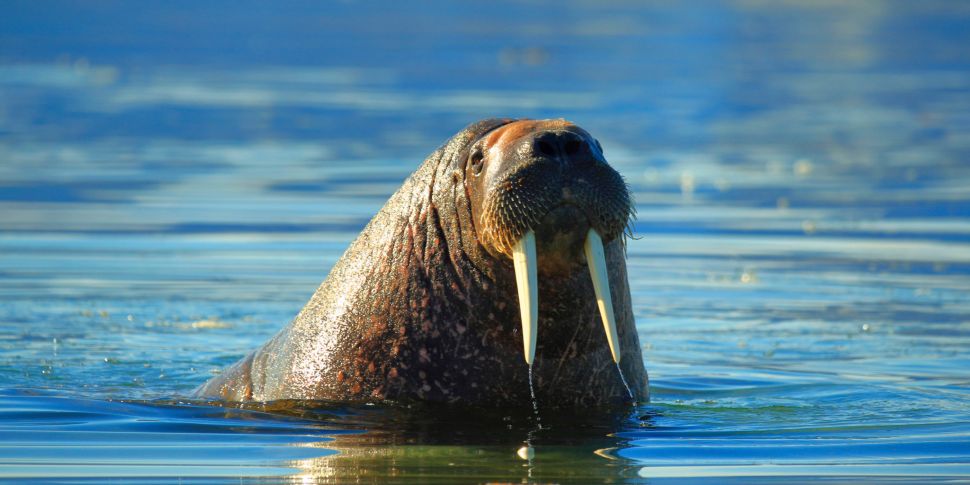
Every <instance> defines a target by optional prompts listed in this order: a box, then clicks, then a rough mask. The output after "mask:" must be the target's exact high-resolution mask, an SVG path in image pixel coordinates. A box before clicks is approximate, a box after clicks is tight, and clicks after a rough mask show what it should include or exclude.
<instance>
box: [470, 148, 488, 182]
mask: <svg viewBox="0 0 970 485" xmlns="http://www.w3.org/2000/svg"><path fill="white" fill-rule="evenodd" d="M468 160H469V161H470V162H471V164H472V173H474V174H475V175H480V174H481V173H482V168H484V167H485V155H484V154H483V153H482V149H481V148H476V149H475V150H474V151H473V152H472V154H471V156H470V157H468Z"/></svg>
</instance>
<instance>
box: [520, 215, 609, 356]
mask: <svg viewBox="0 0 970 485" xmlns="http://www.w3.org/2000/svg"><path fill="white" fill-rule="evenodd" d="M600 251H601V252H602V249H601V250H600ZM512 263H513V264H514V265H515V283H516V286H517V287H518V290H519V310H520V311H521V313H522V346H523V350H524V351H525V362H526V363H527V364H529V365H532V360H533V359H535V356H536V329H537V328H538V326H539V279H538V273H537V270H536V233H535V232H533V231H531V230H530V231H529V232H526V233H525V235H524V236H522V239H519V242H517V243H515V247H513V248H512Z"/></svg>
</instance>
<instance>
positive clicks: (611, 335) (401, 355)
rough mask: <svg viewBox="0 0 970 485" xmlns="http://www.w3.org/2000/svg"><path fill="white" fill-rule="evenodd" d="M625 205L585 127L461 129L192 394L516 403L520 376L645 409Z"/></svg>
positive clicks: (544, 402)
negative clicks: (259, 336)
mask: <svg viewBox="0 0 970 485" xmlns="http://www.w3.org/2000/svg"><path fill="white" fill-rule="evenodd" d="M632 212H633V206H632V204H631V201H630V197H629V194H628V191H627V187H626V184H625V183H624V181H623V179H622V177H621V176H620V175H619V174H618V173H617V172H616V171H615V170H614V169H613V168H612V167H610V165H609V164H608V163H607V162H606V159H605V158H604V155H603V150H602V148H601V146H600V144H599V142H598V141H596V140H595V139H594V138H593V137H592V136H591V135H590V134H589V133H587V132H586V131H585V130H583V129H582V128H579V127H578V126H576V125H574V124H572V123H570V122H568V121H565V120H509V119H500V120H499V119H490V120H483V121H480V122H478V123H474V124H472V125H470V126H469V127H467V128H465V129H464V130H462V131H461V132H459V133H458V134H456V135H455V136H454V137H452V138H451V139H450V140H449V141H448V142H446V143H445V144H444V145H442V146H441V147H440V148H438V149H437V150H436V151H435V152H434V153H432V154H431V156H429V157H428V158H427V159H426V160H425V161H424V163H422V164H421V166H419V167H418V169H417V170H416V171H415V172H414V173H413V174H412V175H411V176H410V177H409V178H408V179H407V180H406V181H405V182H404V184H403V185H402V186H401V188H400V189H399V190H398V191H397V192H396V193H395V194H394V195H392V196H391V198H390V200H388V202H387V203H386V204H385V206H384V207H383V208H382V209H381V211H380V212H378V214H377V215H376V216H375V217H374V218H373V219H372V220H371V222H370V223H369V224H368V225H367V227H366V228H365V229H364V230H363V231H362V232H361V234H360V235H359V236H358V237H357V239H356V240H355V241H354V242H353V243H351V245H350V247H349V248H348V250H347V252H346V253H344V255H343V256H342V257H341V258H340V260H339V261H338V262H337V263H336V265H335V266H334V267H333V269H332V270H331V272H330V275H329V276H328V277H327V278H326V280H324V282H323V283H322V284H321V286H320V287H319V288H318V289H317V291H316V293H315V294H314V295H313V297H312V298H311V299H310V301H309V303H307V305H306V306H305V307H304V308H303V310H302V311H301V312H300V313H299V315H297V317H296V318H295V319H294V320H293V322H292V323H291V324H290V325H288V326H287V327H285V328H284V329H283V330H281V331H280V333H278V334H277V335H276V336H275V337H273V339H271V340H270V341H269V342H268V343H266V344H265V345H264V346H262V347H261V348H260V349H258V350H256V351H255V352H253V353H251V354H250V355H248V356H247V357H245V358H244V359H243V360H241V361H240V362H238V363H236V364H235V365H233V366H231V367H230V368H228V369H226V370H225V371H224V372H223V373H222V374H221V375H219V376H217V377H215V378H213V379H212V380H210V381H209V382H208V383H206V384H204V385H203V386H201V387H200V388H199V389H198V390H197V393H198V395H199V396H202V397H209V398H217V399H223V400H230V401H245V400H257V401H268V400H280V399H320V400H337V401H384V400H388V401H405V402H410V401H430V402H443V403H460V404H466V405H472V406H479V407H504V406H515V405H526V406H527V405H528V403H529V402H530V401H531V398H530V389H529V370H530V367H531V370H532V372H533V374H534V377H535V380H534V382H535V394H536V398H537V400H538V401H539V405H540V406H541V407H547V408H557V409H581V408H583V409H585V408H589V407H605V406H612V405H615V404H617V403H624V402H630V400H631V399H632V400H635V401H640V402H644V401H646V400H647V397H648V393H647V373H646V370H645V369H644V367H643V362H642V356H641V353H640V346H639V341H638V338H637V333H636V327H635V322H634V319H633V313H632V308H631V304H630V291H629V286H628V283H627V275H626V264H625V255H624V248H623V235H624V231H625V229H626V228H627V226H628V224H629V221H630V218H631V215H632ZM618 369H620V370H621V371H622V374H624V375H625V376H626V378H627V381H628V382H629V388H630V391H629V392H628V391H627V388H626V386H625V385H624V383H623V381H622V379H621V373H620V372H618Z"/></svg>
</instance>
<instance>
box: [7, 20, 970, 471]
mask: <svg viewBox="0 0 970 485" xmlns="http://www.w3.org/2000/svg"><path fill="white" fill-rule="evenodd" d="M968 19H970V8H968V7H967V6H966V5H964V4H963V3H960V2H937V1H930V2H918V3H916V2H902V1H883V2H854V3H845V4H840V3H832V2H797V1H792V2H780V3H779V2H760V1H735V2H707V3H705V4H703V5H701V4H697V5H694V4H691V5H669V4H665V3H657V4H643V3H640V2H566V3H561V2H557V3H556V4H555V5H552V4H548V5H547V4H544V3H542V2H539V3H529V4H501V3H494V2H492V3H488V4H482V5H474V6H464V5H457V4H452V3H449V2H434V3H432V4H425V5H423V6H421V7H419V8H413V7H405V6H404V5H403V4H397V3H386V4H380V5H378V4H366V5H362V4H357V3H355V2H342V3H337V4H327V5H322V4H321V5H317V4H315V3H309V2H307V3H299V2H298V3H294V4H292V5H289V6H287V8H282V7H278V6H270V5H262V6H257V5H249V6H247V7H246V8H242V9H240V8H239V7H238V5H236V4H230V3H228V2H222V1H215V2H207V3H205V4H197V3H195V2H180V3H178V4H177V5H169V4H166V6H165V7H162V6H145V5H139V6H138V7H137V8H136V7H131V6H124V5H112V6H93V5H77V4H75V3H71V2H55V5H51V4H50V3H45V4H44V5H40V4H37V5H34V4H30V3H18V4H12V5H8V6H6V7H5V8H4V12H3V15H0V390H2V391H0V477H2V478H5V479H23V478H28V477H29V478H32V479H43V478H46V479H50V480H55V479H59V478H58V477H60V478H64V479H71V478H77V479H79V480H81V479H90V480H92V481H97V477H114V478H119V479H124V480H125V481H132V480H137V479H142V480H144V481H147V482H152V481H156V482H157V481H166V479H174V478H176V477H178V478H181V479H183V480H185V481H192V480H193V479H194V480H200V481H201V480H212V479H223V480H225V481H227V482H228V481H231V482H238V481H240V480H241V479H242V480H243V481H245V480H249V479H251V480H266V481H275V480H280V481H284V482H292V483H302V482H313V481H315V480H317V479H319V481H321V482H324V483H328V482H344V481H354V480H358V479H359V480H360V481H364V482H368V481H369V482H381V483H384V482H411V483H429V482H435V481H438V482H449V481H454V480H455V479H461V480H469V481H486V480H493V481H509V482H513V481H514V482H520V481H523V480H526V481H528V480H529V479H530V478H531V479H532V480H534V481H545V482H560V483H562V482H573V483H589V482H640V481H644V480H646V479H649V480H650V482H654V481H663V480H665V479H667V478H676V477H680V478H683V477H691V478H695V479H699V480H703V479H707V480H710V481H711V482H714V483H721V482H723V481H724V480H735V481H736V482H738V483H748V482H750V481H752V480H766V481H772V480H786V481H790V480H792V478H793V477H806V476H810V477H827V478H828V479H833V480H841V481H848V480H850V479H851V480H853V481H856V480H872V481H879V480H890V479H895V478H900V477H902V478H903V479H914V480H915V479H918V480H919V481H927V480H931V479H939V480H941V481H942V480H947V479H949V478H953V477H965V476H967V475H968V474H970V444H968V443H970V440H968V435H970V430H968V423H970V419H968V418H970V405H968V404H967V403H968V402H970V399H968V387H970V386H968V384H970V382H968V380H967V377H966V371H965V369H967V368H970V318H968V315H970V299H968V298H967V295H968V294H970V192H968V191H967V190H966V188H965V185H966V182H965V181H966V180H970V163H967V159H968V156H970V136H968V133H970V116H968V113H970V51H968V50H967V49H966V48H965V47H964V46H965V45H968V44H970V31H968V30H967V29H966V25H967V21H968ZM487 116H529V117H559V116H562V117H566V118H569V119H572V120H574V121H576V122H577V123H579V124H580V125H582V126H583V127H585V128H587V129H588V130H589V131H590V132H591V133H593V134H594V135H596V136H597V138H598V139H600V141H601V142H602V143H603V146H604V148H605V152H606V155H607V157H608V158H609V159H610V161H611V163H612V164H613V165H614V166H616V167H617V168H618V170H619V171H620V172H621V173H623V174H624V176H625V177H626V179H627V182H628V183H629V185H630V187H631V191H632V192H633V194H634V197H635V200H636V203H637V211H638V220H637V222H636V224H635V227H634V229H635V233H636V237H637V238H636V239H634V240H631V241H630V242H629V245H628V257H629V263H628V264H629V274H630V283H631V290H632V292H633V301H634V312H635V315H636V317H637V321H638V329H639V332H640V339H641V343H643V344H644V357H645V359H646V366H647V368H648V369H649V371H650V373H651V384H652V396H653V402H652V403H648V404H643V405H641V406H639V407H638V408H637V409H635V410H633V411H632V412H631V413H629V415H626V416H620V417H618V418H617V419H616V420H613V421H606V422H604V421H601V420H597V421H593V422H587V421H585V420H565V421H564V422H563V421H560V422H558V423H557V417H556V416H543V417H542V418H543V424H544V426H545V425H546V424H547V422H548V424H549V427H548V429H543V430H536V429H534V425H533V423H532V421H531V420H530V418H529V415H530V413H531V410H530V409H529V408H528V406H526V407H525V408H524V409H522V410H509V411H508V412H509V414H508V415H499V416H490V415H485V414H481V413H477V412H475V413H472V412H464V413H462V412H458V411H455V410H450V411H449V410H434V411H427V410H424V411H416V410H413V409H412V410H401V409H397V408H393V407H391V408H383V407H381V408H377V407H358V408H354V407H346V406H339V405H338V406H334V405H326V406H321V407H317V408H316V409H312V410H308V409H303V408H302V407H298V408H291V409H286V410H283V409H279V408H278V407H272V406H270V407H261V408H258V409H245V410H243V409H222V408H218V407H212V406H198V405H189V404H185V403H179V402H178V399H179V396H184V395H185V394H186V393H187V392H188V391H189V390H191V389H192V388H194V387H195V386H196V385H198V384H199V383H201V382H203V381H204V380H206V379H207V378H208V377H210V376H211V375H212V373H213V372H217V371H218V369H220V368H222V367H223V366H225V365H227V364H229V363H232V362H233V361H235V360H236V359H238V358H239V357H240V356H241V355H243V354H244V353H245V352H247V351H248V350H250V349H252V348H254V347H256V346H258V345H259V344H261V343H262V342H264V341H265V340H266V339H267V338H268V337H269V336H271V335H272V334H273V333H275V332H276V330H277V329H279V328H280V327H281V326H282V325H284V324H285V323H286V322H287V321H289V320H290V319H291V318H292V317H293V315H295V314H296V312H297V311H299V309H300V308H301V306H302V305H303V303H305V301H306V300H307V299H308V298H309V296H310V294H311V292H312V291H313V290H314V289H315V288H316V286H317V285H318V284H319V282H320V280H321V279H322V278H323V277H324V276H325V274H326V273H327V270H328V269H329V268H330V266H331V265H332V264H333V263H334V262H335V261H336V260H337V258H339V256H340V254H341V253H342V252H343V250H344V249H345V248H346V246H347V244H348V243H349V242H350V241H351V240H352V239H353V238H354V236H355V235H356V234H357V233H358V232H359V231H360V229H361V228H362V227H363V225H364V224H366V222H367V221H368V220H369V219H370V217H371V216H372V215H373V214H374V213H375V212H376V211H377V209H378V208H379V207H380V206H381V204H383V202H384V200H386V198H387V196H388V195H389V194H390V193H391V192H392V191H393V190H395V189H396V188H397V187H398V186H399V184H400V183H401V181H403V180H404V178H406V177H407V175H408V174H409V173H410V172H411V171H412V170H413V169H414V168H415V167H416V166H417V164H418V163H419V162H420V160H421V159H422V158H423V157H424V156H425V155H427V154H428V153H429V152H430V151H431V150H433V149H434V147H436V146H437V145H438V144H440V143H441V142H442V141H444V140H445V139H446V138H447V137H448V136H450V135H451V134H452V133H454V132H455V131H456V130H458V129H459V128H460V127H462V126H464V125H465V124H467V123H468V122H470V121H472V120H475V119H478V118H482V117H487ZM173 399H174V400H175V401H173ZM159 400H161V401H159ZM196 404H198V403H196ZM284 411H285V412H284ZM560 418H561V417H560ZM527 441H528V443H529V444H531V445H532V447H533V449H534V453H535V454H534V456H533V457H532V458H531V459H527V460H523V459H522V458H520V457H519V456H518V455H517V451H518V450H519V449H520V448H521V447H522V446H523V445H524V444H525V443H526V442H527ZM526 457H527V458H528V456H526ZM273 477H275V478H273ZM466 477H467V478H466ZM168 481H171V480H168Z"/></svg>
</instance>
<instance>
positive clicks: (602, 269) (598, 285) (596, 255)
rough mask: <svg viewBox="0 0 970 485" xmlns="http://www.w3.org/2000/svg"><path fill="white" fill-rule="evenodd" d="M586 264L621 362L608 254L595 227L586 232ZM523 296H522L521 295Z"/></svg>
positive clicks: (616, 359) (609, 337)
mask: <svg viewBox="0 0 970 485" xmlns="http://www.w3.org/2000/svg"><path fill="white" fill-rule="evenodd" d="M583 249H584V250H585V251H586V264H587V265H588V266H589V275H590V276H592V277H593V291H595V292H596V304H597V306H599V308H600V316H601V317H602V318H603V328H604V329H605V330H606V340H607V342H609V344H610V352H612V353H613V361H614V362H616V363H617V364H619V363H620V336H619V335H618V334H617V333H616V316H615V315H614V314H613V296H612V295H611V294H610V277H609V273H607V272H606V254H605V253H604V252H603V239H602V238H600V235H599V233H597V232H596V230H595V229H590V230H589V232H588V233H587V234H586V244H585V245H583ZM520 298H521V297H520Z"/></svg>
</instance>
